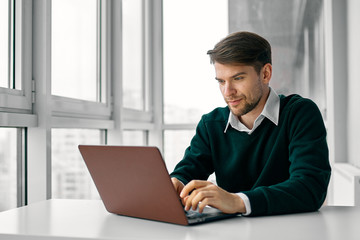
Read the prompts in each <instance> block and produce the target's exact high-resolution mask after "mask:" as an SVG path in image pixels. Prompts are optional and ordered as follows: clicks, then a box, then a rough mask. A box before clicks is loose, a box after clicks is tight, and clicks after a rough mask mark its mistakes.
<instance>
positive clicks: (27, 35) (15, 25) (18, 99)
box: [0, 0, 33, 114]
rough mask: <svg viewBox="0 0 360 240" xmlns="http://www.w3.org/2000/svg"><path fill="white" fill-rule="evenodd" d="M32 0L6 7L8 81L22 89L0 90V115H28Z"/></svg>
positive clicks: (30, 85)
mask: <svg viewBox="0 0 360 240" xmlns="http://www.w3.org/2000/svg"><path fill="white" fill-rule="evenodd" d="M31 5H32V1H24V0H13V1H11V4H10V10H9V12H10V16H11V17H10V19H11V21H10V31H9V34H10V36H9V37H10V39H9V42H10V51H9V52H10V56H9V63H10V74H9V75H10V76H9V78H10V79H9V81H11V82H15V85H17V84H21V88H22V89H20V90H19V89H11V88H3V87H0V114H1V112H13V113H27V114H31V113H32V100H33V96H32V87H33V86H32V84H33V82H32V78H31V62H32V48H31V45H32V35H31V31H32V28H31V27H32V26H31V22H32V11H31V7H32V6H31Z"/></svg>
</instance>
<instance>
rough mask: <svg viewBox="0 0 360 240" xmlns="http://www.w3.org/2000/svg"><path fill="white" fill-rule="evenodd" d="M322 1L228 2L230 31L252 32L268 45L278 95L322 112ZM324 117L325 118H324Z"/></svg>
mask: <svg viewBox="0 0 360 240" xmlns="http://www.w3.org/2000/svg"><path fill="white" fill-rule="evenodd" d="M322 5H323V0H312V1H307V0H293V1H282V0H271V1H268V0H258V1H253V0H230V1H229V16H230V26H229V28H230V32H236V31H252V32H256V33H258V34H260V35H261V36H263V37H265V38H266V39H267V40H268V41H269V42H270V44H271V45H272V51H273V66H274V67H273V76H272V80H271V82H270V86H272V87H273V88H274V89H275V90H276V91H277V92H278V93H279V94H280V93H282V94H286V95H287V94H290V93H298V94H301V95H303V96H304V97H309V98H311V99H313V100H314V101H315V102H316V103H317V104H318V106H319V108H320V109H321V110H322V112H323V114H324V113H325V108H326V102H325V101H326V95H325V77H324V76H325V74H324V28H323V21H324V20H323V12H322V9H323V7H322ZM324 117H326V116H324Z"/></svg>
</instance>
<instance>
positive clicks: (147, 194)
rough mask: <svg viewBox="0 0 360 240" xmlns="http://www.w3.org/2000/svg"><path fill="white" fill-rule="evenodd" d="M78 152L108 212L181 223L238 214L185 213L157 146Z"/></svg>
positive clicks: (90, 148)
mask: <svg viewBox="0 0 360 240" xmlns="http://www.w3.org/2000/svg"><path fill="white" fill-rule="evenodd" d="M79 150H80V153H81V155H82V157H83V159H84V161H85V164H86V166H87V168H88V170H89V172H90V175H91V177H92V179H93V181H94V183H95V186H96V188H97V190H98V192H99V195H100V197H101V199H102V201H103V203H104V206H105V208H106V210H107V211H108V212H110V213H114V214H119V215H123V216H129V217H136V218H142V219H148V220H155V221H162V222H168V223H174V224H180V225H193V224H198V223H204V222H210V221H215V220H220V219H224V218H229V217H234V216H237V214H225V213H222V212H221V211H220V210H218V209H216V208H211V207H206V208H205V209H204V211H203V213H201V214H200V213H199V212H197V211H189V212H185V210H184V207H183V206H182V204H181V201H180V199H179V196H178V194H177V192H176V191H175V188H174V187H173V184H172V182H171V179H170V176H169V173H168V171H167V169H166V166H165V163H164V161H163V158H162V156H161V153H160V151H159V149H158V148H156V147H144V146H141V147H140V146H139V147H138V146H107V145H79Z"/></svg>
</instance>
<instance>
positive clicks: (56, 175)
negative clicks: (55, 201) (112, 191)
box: [51, 129, 101, 199]
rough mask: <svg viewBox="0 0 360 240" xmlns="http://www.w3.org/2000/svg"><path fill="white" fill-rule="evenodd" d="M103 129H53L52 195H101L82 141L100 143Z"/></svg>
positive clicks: (91, 197)
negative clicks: (79, 148)
mask: <svg viewBox="0 0 360 240" xmlns="http://www.w3.org/2000/svg"><path fill="white" fill-rule="evenodd" d="M100 135H101V132H100V130H88V129H53V130H52V131H51V150H52V152H51V162H52V171H51V177H52V197H53V198H65V199H99V195H98V192H97V190H96V188H95V185H94V183H93V181H92V179H91V176H90V174H89V172H88V170H87V168H86V165H85V163H84V161H83V159H82V157H81V155H80V152H79V150H78V145H80V144H100V142H101V141H100V139H101V138H100Z"/></svg>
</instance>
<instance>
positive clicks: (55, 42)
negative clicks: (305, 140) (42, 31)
mask: <svg viewBox="0 0 360 240" xmlns="http://www.w3.org/2000/svg"><path fill="white" fill-rule="evenodd" d="M51 10H52V11H51V79H52V94H54V95H58V96H64V97H70V98H76V99H82V100H89V101H97V100H98V98H99V96H98V89H97V87H98V84H97V83H98V78H99V70H98V38H97V36H98V34H97V33H98V31H99V30H98V24H97V22H98V21H97V17H98V11H97V1H96V0H91V1H89V0H53V1H52V6H51ZM64 16H66V17H64ZM70 86H71V87H70Z"/></svg>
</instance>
